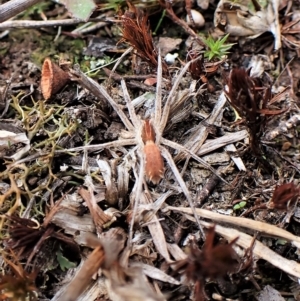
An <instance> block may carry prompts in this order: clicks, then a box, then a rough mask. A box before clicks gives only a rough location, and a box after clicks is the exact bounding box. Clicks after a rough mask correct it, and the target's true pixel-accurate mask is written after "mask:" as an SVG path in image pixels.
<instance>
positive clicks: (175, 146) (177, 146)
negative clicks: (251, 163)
mask: <svg viewBox="0 0 300 301" xmlns="http://www.w3.org/2000/svg"><path fill="white" fill-rule="evenodd" d="M160 142H161V143H162V144H164V145H167V146H169V147H172V148H173V149H175V150H180V151H182V152H185V153H187V154H189V155H190V156H191V157H192V158H193V159H195V160H196V161H198V162H199V163H201V164H202V165H203V166H204V167H205V168H207V169H209V170H210V171H211V172H212V173H214V174H215V175H216V176H217V177H218V178H219V179H220V180H221V181H222V182H224V183H225V184H228V185H229V183H228V182H227V181H226V180H224V179H223V178H222V177H221V176H220V175H218V173H217V171H216V170H215V169H214V168H212V167H211V166H210V165H209V164H208V163H206V162H205V161H204V160H203V159H201V158H200V157H199V156H197V155H196V154H195V153H194V152H192V151H190V150H189V149H187V148H185V147H184V146H182V145H180V144H178V143H176V142H173V141H170V140H167V139H165V138H161V140H160Z"/></svg>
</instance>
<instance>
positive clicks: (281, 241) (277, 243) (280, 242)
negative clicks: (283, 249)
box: [276, 239, 287, 246]
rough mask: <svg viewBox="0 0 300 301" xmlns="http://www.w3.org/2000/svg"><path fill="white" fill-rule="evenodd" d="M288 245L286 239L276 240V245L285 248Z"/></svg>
mask: <svg viewBox="0 0 300 301" xmlns="http://www.w3.org/2000/svg"><path fill="white" fill-rule="evenodd" d="M286 244H287V241H286V240H284V239H277V240H276V245H281V246H285V245H286Z"/></svg>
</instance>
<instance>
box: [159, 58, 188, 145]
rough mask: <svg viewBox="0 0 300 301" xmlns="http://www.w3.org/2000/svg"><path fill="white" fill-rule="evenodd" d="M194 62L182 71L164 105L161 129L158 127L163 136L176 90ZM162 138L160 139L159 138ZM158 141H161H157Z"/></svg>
mask: <svg viewBox="0 0 300 301" xmlns="http://www.w3.org/2000/svg"><path fill="white" fill-rule="evenodd" d="M191 62H192V61H190V62H188V63H187V64H186V65H185V66H184V68H183V69H182V70H181V72H180V73H179V75H178V76H177V77H176V80H175V82H174V84H173V87H172V89H171V91H170V94H169V96H168V98H167V101H166V103H165V105H164V109H163V112H162V116H161V120H160V123H159V127H158V131H159V133H160V134H161V135H162V133H163V131H164V129H165V127H166V124H167V122H168V118H169V112H170V107H171V103H172V102H173V101H174V98H175V97H176V90H177V88H178V86H179V84H180V82H181V80H182V77H183V75H184V74H185V73H186V71H187V70H188V68H189V67H190V64H191ZM159 138H160V137H159ZM157 141H159V140H158V139H157Z"/></svg>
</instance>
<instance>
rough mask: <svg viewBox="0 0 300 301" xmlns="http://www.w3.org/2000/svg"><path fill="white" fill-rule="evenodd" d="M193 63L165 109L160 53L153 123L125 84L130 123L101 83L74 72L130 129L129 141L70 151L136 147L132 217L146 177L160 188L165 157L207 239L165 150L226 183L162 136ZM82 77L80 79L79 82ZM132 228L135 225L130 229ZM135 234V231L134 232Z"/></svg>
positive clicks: (169, 96)
mask: <svg viewBox="0 0 300 301" xmlns="http://www.w3.org/2000/svg"><path fill="white" fill-rule="evenodd" d="M192 62H193V61H190V62H188V63H187V64H186V65H185V67H184V68H183V69H182V70H181V72H180V73H179V75H178V76H177V78H176V80H175V82H174V84H173V86H172V89H171V91H170V93H169V95H168V97H167V99H166V101H165V104H164V107H163V109H162V85H161V84H162V80H163V78H162V62H161V55H160V52H159V54H158V68H157V86H156V97H155V110H154V116H152V117H151V118H150V119H147V120H142V119H141V118H140V117H139V116H138V115H137V114H136V112H135V110H134V106H133V105H132V103H131V99H130V96H129V93H128V90H127V86H126V83H125V81H124V80H123V79H122V80H121V86H122V90H123V95H124V99H125V102H126V105H127V109H128V113H129V117H130V119H128V117H127V116H126V115H125V113H124V112H123V111H122V109H121V107H120V106H119V105H118V104H117V103H116V102H115V101H114V100H113V98H112V97H111V96H110V95H109V94H108V92H107V91H106V90H105V89H104V88H103V87H102V86H101V85H99V84H98V83H96V82H95V81H93V80H92V79H90V78H88V77H87V76H86V75H84V74H83V73H81V72H80V70H77V69H74V70H71V77H72V78H73V80H76V81H79V82H80V83H81V84H82V85H83V86H85V87H86V88H88V89H89V90H90V91H92V92H93V93H94V94H95V95H96V96H98V97H101V96H102V97H104V98H105V99H106V100H107V102H109V104H110V105H111V106H112V107H113V109H114V110H115V112H116V113H117V114H118V116H119V118H120V119H121V121H122V122H123V124H124V126H125V127H126V129H127V132H126V138H121V139H119V140H116V141H112V142H108V143H102V144H97V145H87V146H83V147H76V148H71V149H68V150H67V151H80V150H85V151H88V150H90V151H91V150H92V151H96V150H98V151H99V150H100V149H104V148H110V147H114V148H118V147H122V146H129V145H135V147H134V148H133V149H132V150H131V151H130V152H137V154H138V157H139V172H138V173H135V176H136V182H135V185H134V188H133V191H135V206H134V210H133V214H134V212H135V209H136V207H137V203H138V200H139V199H140V196H141V193H142V187H143V183H144V175H145V176H146V178H147V179H148V180H150V181H152V182H153V183H154V184H158V183H159V181H160V180H161V178H163V174H164V163H163V159H162V157H164V159H165V160H166V162H167V164H168V165H169V167H170V169H171V171H172V172H173V174H174V176H175V180H176V181H177V182H178V184H179V185H180V187H181V190H182V192H183V194H184V195H185V197H186V199H187V200H188V202H189V205H190V207H191V208H192V210H193V211H194V216H195V219H196V221H197V223H198V226H199V229H200V231H201V233H202V235H203V237H204V233H203V230H202V228H201V226H200V221H199V218H198V216H197V214H196V212H195V209H194V204H193V199H192V197H191V194H190V192H189V190H188V188H187V186H186V184H185V182H184V180H183V178H182V176H181V174H180V172H179V170H178V168H177V166H176V164H175V162H174V160H173V158H172V155H171V154H170V152H169V151H168V150H167V149H166V148H165V146H168V147H170V148H173V149H175V150H176V151H178V152H184V153H185V154H186V155H187V156H189V157H192V158H193V159H194V160H196V161H197V162H199V163H201V164H202V165H203V166H204V167H205V168H207V169H209V170H210V171H212V172H213V173H215V174H216V175H217V176H218V177H219V178H220V179H221V180H222V181H225V180H223V179H222V178H221V177H220V176H219V175H218V174H217V173H216V171H215V170H214V169H213V168H212V167H211V166H210V165H209V164H207V163H206V162H205V161H204V160H203V159H201V158H200V157H198V156H197V155H196V154H195V153H194V152H192V151H190V150H188V149H187V148H185V147H184V146H182V145H180V144H178V143H176V142H173V141H170V140H167V139H165V138H163V132H164V129H165V127H166V125H167V122H168V117H169V113H170V108H171V105H172V103H173V102H174V101H175V98H176V91H177V89H178V86H179V84H180V81H181V79H182V77H183V75H184V74H185V73H186V71H187V70H188V68H189V66H190V64H191V63H192ZM78 77H79V79H78ZM131 226H132V227H133V224H132V225H131ZM131 230H132V228H131Z"/></svg>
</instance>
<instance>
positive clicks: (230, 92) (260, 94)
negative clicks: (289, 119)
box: [225, 68, 286, 171]
mask: <svg viewBox="0 0 300 301" xmlns="http://www.w3.org/2000/svg"><path fill="white" fill-rule="evenodd" d="M250 71H251V70H245V69H242V68H235V69H233V70H232V71H231V72H230V74H229V78H228V81H227V85H228V89H227V90H226V91H225V93H226V95H227V97H228V100H229V102H230V104H231V105H232V106H233V107H234V109H235V110H236V111H237V113H238V114H239V115H240V116H241V118H243V120H244V121H245V123H246V125H247V127H248V130H249V134H250V147H251V151H252V153H253V155H254V156H255V157H256V158H257V159H258V160H259V161H260V162H261V163H262V165H263V166H264V167H265V169H266V170H269V171H271V170H272V167H271V165H270V164H269V163H268V162H267V160H265V159H264V158H263V152H262V149H261V142H260V138H261V136H262V135H263V133H264V130H265V127H266V123H267V121H268V119H269V117H270V116H272V115H276V114H281V113H283V112H284V111H286V109H281V110H271V109H269V108H268V105H269V104H270V103H271V102H272V94H271V84H269V83H263V81H262V80H260V79H259V78H255V77H251V76H250Z"/></svg>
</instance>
